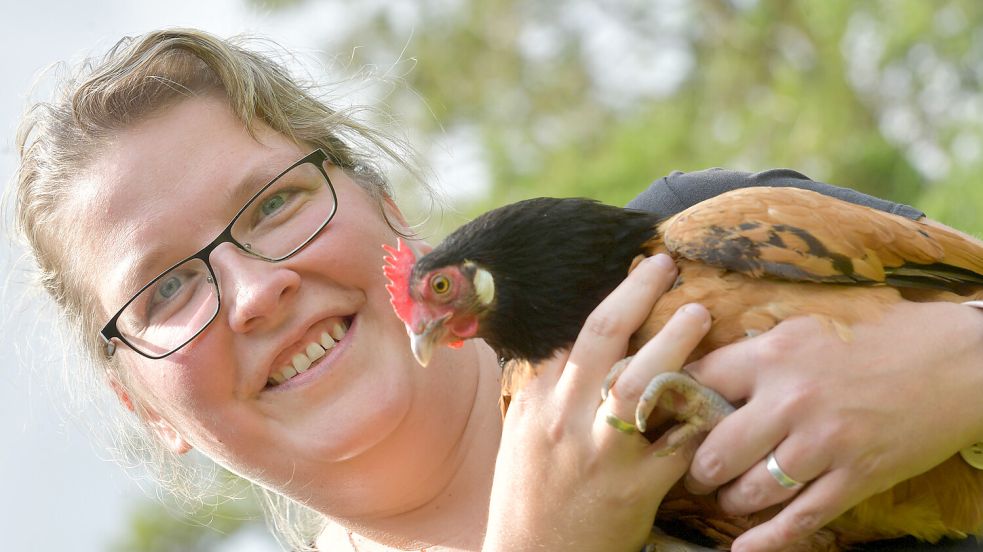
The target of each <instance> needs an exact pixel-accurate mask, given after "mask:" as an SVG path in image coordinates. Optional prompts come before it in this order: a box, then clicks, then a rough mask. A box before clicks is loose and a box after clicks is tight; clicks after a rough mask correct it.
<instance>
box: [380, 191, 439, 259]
mask: <svg viewBox="0 0 983 552" xmlns="http://www.w3.org/2000/svg"><path fill="white" fill-rule="evenodd" d="M382 214H383V216H385V217H386V218H387V219H388V220H389V221H391V222H395V223H398V224H399V225H400V226H402V227H403V228H404V229H407V230H408V229H409V224H408V223H407V222H406V217H404V216H403V212H402V211H400V210H399V207H398V206H397V205H396V201H395V200H393V198H392V196H390V195H389V194H386V195H384V196H382ZM407 245H410V246H411V248H412V249H413V252H414V253H416V257H417V258H420V257H421V256H423V255H426V254H427V253H430V252H431V251H433V246H432V245H430V244H429V243H427V242H425V241H423V240H421V239H417V238H413V239H409V240H407Z"/></svg>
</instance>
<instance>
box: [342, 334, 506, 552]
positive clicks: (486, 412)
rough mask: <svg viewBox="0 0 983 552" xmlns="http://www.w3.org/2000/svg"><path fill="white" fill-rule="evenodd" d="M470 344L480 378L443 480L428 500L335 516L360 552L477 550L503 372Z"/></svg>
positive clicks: (482, 348) (477, 344) (485, 351)
mask: <svg viewBox="0 0 983 552" xmlns="http://www.w3.org/2000/svg"><path fill="white" fill-rule="evenodd" d="M471 344H473V345H471ZM469 345H471V346H470V347H468V348H469V349H471V348H473V355H474V357H473V358H472V359H471V361H472V362H476V363H477V365H478V366H479V370H478V382H477V386H476V390H475V394H474V397H473V400H472V401H471V409H470V411H469V413H468V418H467V422H466V424H465V426H464V429H463V431H462V432H461V433H460V435H459V437H458V442H457V443H456V446H455V447H454V451H455V452H454V453H453V454H451V455H449V456H448V458H447V459H446V461H445V462H444V463H443V464H442V465H441V466H439V468H438V470H437V472H438V473H439V474H440V480H441V484H440V485H439V486H436V490H435V492H433V494H432V495H431V496H429V498H428V499H425V500H424V501H422V502H419V503H417V504H416V505H414V506H413V507H411V508H408V509H405V510H403V511H399V512H387V513H385V514H384V515H376V516H372V517H362V518H355V519H345V520H338V521H339V523H340V524H341V525H343V526H344V527H345V528H346V529H347V530H348V531H351V532H353V533H355V535H354V537H353V538H354V540H355V542H356V543H357V545H358V550H359V551H360V552H361V551H365V552H369V551H372V550H386V549H396V550H422V549H426V550H427V551H428V552H437V551H444V550H446V551H477V550H480V549H481V543H482V540H483V538H484V534H485V526H486V524H487V521H488V500H489V496H490V495H491V484H492V476H493V475H494V469H495V458H496V456H497V453H498V445H499V440H500V436H501V431H502V420H501V414H500V410H499V407H498V400H499V398H500V397H501V371H500V369H499V367H498V362H497V359H496V355H495V353H494V352H492V350H491V349H489V348H488V347H487V346H486V345H485V344H484V343H483V342H481V341H479V340H471V341H470V342H469ZM462 352H463V351H462ZM469 356H470V355H469ZM454 368H459V369H463V368H462V367H454ZM448 473H450V474H451V475H450V477H447V474H448ZM373 547H374V548H373ZM332 549H333V548H332Z"/></svg>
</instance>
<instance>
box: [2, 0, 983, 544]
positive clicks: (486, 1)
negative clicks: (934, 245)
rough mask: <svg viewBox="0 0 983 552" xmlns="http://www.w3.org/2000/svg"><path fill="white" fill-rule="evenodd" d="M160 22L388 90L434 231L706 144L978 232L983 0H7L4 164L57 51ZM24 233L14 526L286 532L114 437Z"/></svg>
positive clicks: (144, 536) (680, 159)
mask: <svg viewBox="0 0 983 552" xmlns="http://www.w3.org/2000/svg"><path fill="white" fill-rule="evenodd" d="M165 26H195V27H200V28H204V29H206V30H209V31H212V32H214V33H216V34H219V35H222V36H229V35H232V34H237V33H242V32H249V33H255V34H260V35H264V36H267V37H270V38H272V39H274V40H275V41H277V42H279V43H280V44H281V45H283V46H284V47H286V48H287V49H289V50H291V51H293V52H296V53H297V58H296V60H295V61H294V62H292V67H293V68H294V69H295V70H296V71H298V72H301V73H303V74H305V75H309V76H311V77H313V78H315V79H318V80H321V81H323V82H326V83H331V84H332V85H331V87H329V90H333V91H334V94H335V99H334V101H336V102H337V103H338V105H351V104H353V103H366V104H371V105H374V106H376V107H379V108H381V109H382V110H383V111H385V112H388V113H389V114H390V115H391V117H380V116H378V115H373V114H371V113H370V112H366V115H365V116H366V117H367V118H369V119H373V120H374V122H376V123H378V124H382V125H386V126H388V127H390V128H396V129H400V131H399V132H400V133H401V134H402V135H403V136H405V138H406V139H407V140H408V141H409V142H410V143H411V144H412V145H413V146H414V147H415V148H416V149H417V150H418V151H419V153H420V157H421V159H422V160H423V161H424V163H425V164H426V165H427V167H429V168H428V170H427V171H426V172H425V174H426V175H427V178H428V180H431V181H432V184H434V186H435V187H437V188H438V189H439V190H441V191H442V193H443V196H444V197H445V199H446V206H445V207H444V208H443V209H441V210H437V211H434V210H433V209H432V208H431V205H430V203H429V201H428V200H426V199H424V198H422V197H421V196H420V195H419V194H418V193H415V191H414V190H413V189H412V188H409V187H406V186H404V187H401V189H400V194H399V195H400V197H399V199H400V201H401V202H403V204H404V205H408V206H410V207H411V208H412V209H413V210H415V211H416V212H417V213H419V216H420V217H421V218H422V217H423V216H424V215H426V214H428V213H432V214H435V215H437V216H434V217H432V221H433V223H434V224H433V225H432V226H431V228H432V229H431V230H430V231H431V232H432V233H433V235H434V236H435V237H439V235H440V234H441V233H443V232H446V231H447V230H448V229H451V228H453V227H454V226H456V225H458V224H460V223H461V222H463V221H464V220H466V219H467V218H468V217H469V216H473V215H474V214H476V213H478V212H481V211H483V210H485V209H488V208H490V207H493V206H497V205H501V204H503V203H507V202H511V201H514V200H518V199H521V198H525V197H532V196H537V195H556V196H570V195H582V196H590V197H594V198H597V199H601V200H604V201H607V202H611V203H616V204H623V203H625V202H627V201H628V200H629V199H631V198H632V197H633V196H634V195H636V194H637V193H638V192H640V191H641V190H642V189H643V188H644V187H645V186H646V185H647V184H648V183H649V182H651V181H653V180H655V179H656V178H659V177H661V176H663V175H665V174H668V173H669V172H671V171H673V170H683V171H688V170H697V169H702V168H707V167H727V168H733V169H741V170H749V171H753V170H762V169H767V168H772V167H791V168H794V169H797V170H799V171H801V172H804V173H805V174H807V175H809V176H811V177H812V178H814V179H817V180H822V181H826V182H829V183H833V184H839V185H844V186H850V187H853V188H856V189H859V190H862V191H865V192H868V193H872V194H875V195H878V196H882V197H886V198H889V199H893V200H895V201H900V202H905V203H910V204H912V205H915V206H917V207H919V208H921V209H923V210H925V211H926V212H928V214H929V215H930V216H932V217H933V218H937V219H939V220H942V221H943V222H946V223H948V224H951V225H953V226H956V227H958V228H961V229H963V230H966V231H968V232H971V233H974V234H977V235H979V234H980V233H981V232H983V220H981V218H980V217H979V216H977V212H979V211H980V210H981V209H983V182H981V177H980V173H981V169H983V94H981V93H980V88H981V83H983V3H981V2H978V1H975V0H965V1H957V0H950V1H943V0H938V1H934V2H926V1H921V0H880V1H877V0H870V1H865V2H851V1H848V0H814V1H804V0H803V1H782V0H729V1H728V0H665V1H656V0H647V1H621V2H619V1H615V0H569V1H559V0H521V1H520V0H472V1H467V0H417V1H410V0H404V1H400V2H388V1H385V0H350V1H345V0H324V1H321V0H289V1H277V2H272V1H260V0H209V1H207V2H202V1H200V0H170V1H168V2H167V3H163V2H133V1H124V0H105V1H98V2H97V1H94V0H92V1H68V0H65V1H56V0H32V1H30V2H27V1H22V0H0V59H2V68H3V73H4V77H5V78H4V86H2V87H0V129H2V133H0V136H2V137H0V174H2V175H3V176H4V179H5V181H9V180H10V178H12V175H13V173H14V171H15V167H16V157H17V156H16V152H15V150H14V145H13V144H14V140H13V135H14V129H15V127H16V121H17V119H18V117H19V115H20V113H21V112H22V111H23V109H24V107H25V106H26V105H27V102H28V101H29V99H30V98H31V97H35V98H43V97H44V96H45V94H46V92H47V91H48V90H50V81H46V80H43V79H42V80H41V81H40V84H39V85H37V86H36V89H35V91H34V92H30V91H31V89H32V87H33V86H35V85H34V82H35V80H36V76H37V75H38V73H39V72H40V71H41V70H42V69H43V68H44V67H46V66H48V65H50V64H51V63H53V62H56V61H69V62H71V61H73V60H74V61H77V60H79V59H81V58H82V57H83V56H85V55H87V54H92V53H101V52H102V51H104V50H105V49H107V48H108V47H109V46H110V45H112V44H113V43H114V42H115V40H116V39H117V38H118V37H120V36H123V35H132V34H139V33H141V32H145V31H148V30H151V29H154V28H158V27H165ZM8 207H9V206H8ZM8 210H9V209H8ZM7 218H8V219H9V213H7ZM8 226H9V225H8ZM8 229H9V228H8ZM21 253H22V252H21V250H20V249H19V246H18V245H17V244H16V243H13V242H9V241H7V242H4V243H3V245H2V246H0V263H2V264H0V266H2V270H3V271H4V279H3V282H4V285H3V286H2V288H0V289H2V299H3V302H2V306H0V332H2V338H0V339H2V340H3V342H2V348H0V350H2V351H3V358H2V360H0V549H2V550H11V551H21V550H25V551H26V550H74V551H90V550H92V551H102V550H121V551H122V550H126V551H130V550H135V551H143V550H146V551H169V550H174V551H177V550H181V551H193V550H209V551H231V550H236V551H267V550H277V549H278V547H277V546H276V544H275V543H274V542H273V541H272V540H271V539H270V538H269V537H268V536H266V534H265V529H264V528H263V524H262V522H261V521H258V520H257V519H256V512H257V509H256V503H255V502H254V501H253V500H251V499H250V498H249V496H248V495H243V496H241V497H239V498H236V499H234V500H222V499H218V498H216V499H215V500H211V501H206V503H204V504H197V505H195V504H192V505H187V504H184V505H176V504H167V503H165V504H162V503H161V502H160V501H159V500H157V499H156V495H157V490H156V487H155V486H154V485H153V484H152V483H151V482H148V481H146V480H141V479H140V471H139V470H130V471H129V472H126V473H129V475H126V473H124V471H123V470H121V469H120V468H119V467H117V466H116V465H114V464H111V463H109V462H107V461H106V460H105V458H106V457H107V456H108V455H107V454H106V453H105V452H104V451H103V449H102V446H103V445H102V443H103V441H104V435H102V434H101V431H100V420H99V418H98V417H97V415H96V414H95V412H96V410H97V409H96V408H94V407H92V408H89V406H91V403H90V402H89V401H85V400H81V401H80V400H76V398H75V397H73V396H72V393H71V391H72V389H71V386H70V384H67V383H65V381H66V379H65V378H64V374H65V372H66V371H67V370H70V366H71V357H70V356H68V360H65V357H66V354H65V352H64V351H63V350H62V349H63V347H62V345H61V342H60V341H59V338H58V333H57V331H56V330H55V329H54V326H53V324H52V321H51V319H52V316H53V314H52V312H51V308H50V307H49V306H48V305H47V303H46V302H45V301H44V300H43V299H41V298H37V297H35V296H34V295H33V292H31V288H30V285H29V284H30V280H31V271H30V264H29V263H26V262H24V261H23V260H22V259H21V258H20V256H21ZM93 278H98V275H93ZM165 502H166V501H165Z"/></svg>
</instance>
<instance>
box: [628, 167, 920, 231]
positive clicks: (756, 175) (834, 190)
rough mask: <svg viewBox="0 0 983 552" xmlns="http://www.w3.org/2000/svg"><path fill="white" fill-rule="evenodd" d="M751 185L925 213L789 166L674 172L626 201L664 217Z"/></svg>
mask: <svg viewBox="0 0 983 552" xmlns="http://www.w3.org/2000/svg"><path fill="white" fill-rule="evenodd" d="M752 186H772V187H794V188H803V189H807V190H812V191H815V192H819V193H822V194H825V195H828V196H832V197H836V198H838V199H842V200H844V201H849V202H851V203H856V204H859V205H866V206H868V207H873V208H875V209H880V210H882V211H887V212H889V213H894V214H896V215H901V216H904V217H906V218H910V219H918V218H921V217H923V216H925V213H923V212H922V211H919V210H918V209H915V208H914V207H911V206H909V205H905V204H902V203H894V202H892V201H888V200H885V199H881V198H878V197H874V196H871V195H868V194H864V193H861V192H858V191H856V190H852V189H850V188H845V187H841V186H834V185H832V184H827V183H824V182H819V181H816V180H813V179H811V178H809V177H808V176H806V175H804V174H802V173H800V172H798V171H795V170H792V169H769V170H766V171H760V172H753V173H752V172H742V171H732V170H727V169H721V168H713V169H706V170H702V171H694V172H681V171H674V172H672V173H670V174H669V175H667V176H665V177H663V178H660V179H659V180H656V181H655V182H653V183H652V184H651V185H650V186H649V187H648V188H647V189H646V190H645V191H643V192H642V193H641V194H639V195H638V197H636V198H635V199H633V200H632V201H631V202H629V203H628V207H629V208H631V209H640V210H644V211H649V212H652V213H656V214H657V215H659V216H660V217H663V218H665V217H669V216H672V215H674V214H676V213H678V212H680V211H682V210H684V209H686V208H688V207H690V206H692V205H695V204H697V203H699V202H701V201H703V200H706V199H709V198H711V197H714V196H717V195H720V194H722V193H724V192H729V191H731V190H736V189H738V188H747V187H752Z"/></svg>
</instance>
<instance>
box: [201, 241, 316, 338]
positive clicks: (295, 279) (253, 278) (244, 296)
mask: <svg viewBox="0 0 983 552" xmlns="http://www.w3.org/2000/svg"><path fill="white" fill-rule="evenodd" d="M209 261H210V262H211V265H212V269H213V270H214V271H215V277H216V279H217V280H218V285H219V291H220V293H221V301H222V311H224V313H225V316H226V317H227V319H228V323H229V327H230V328H231V329H232V331H234V332H236V333H248V332H251V331H254V330H257V329H261V328H263V327H268V326H275V325H276V324H278V323H280V322H282V321H283V319H285V318H286V316H287V315H288V314H289V312H288V311H289V305H290V303H291V302H292V300H293V297H294V296H295V295H296V292H297V289H298V288H299V287H300V275H299V274H297V273H296V272H295V271H293V270H291V269H290V267H289V263H287V262H280V263H271V262H267V261H264V260H262V259H257V258H255V257H251V256H249V255H246V254H245V253H243V252H241V251H239V250H238V249H236V247H235V246H233V245H232V244H231V243H225V244H222V245H220V246H218V247H217V248H216V249H215V250H214V251H212V253H211V255H210V256H209ZM219 315H220V316H222V313H219Z"/></svg>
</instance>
